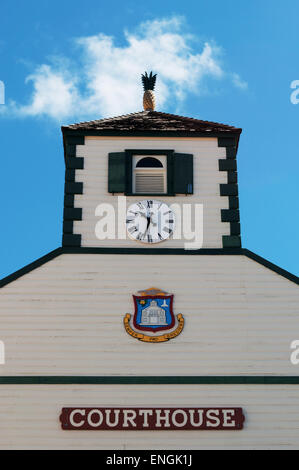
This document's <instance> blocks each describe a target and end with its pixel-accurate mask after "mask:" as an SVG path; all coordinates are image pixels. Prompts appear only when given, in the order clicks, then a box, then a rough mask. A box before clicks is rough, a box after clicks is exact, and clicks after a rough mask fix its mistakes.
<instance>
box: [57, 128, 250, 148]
mask: <svg viewBox="0 0 299 470" xmlns="http://www.w3.org/2000/svg"><path fill="white" fill-rule="evenodd" d="M61 130H62V133H63V136H64V138H67V139H69V138H70V136H74V137H76V138H77V137H79V136H82V137H87V136H106V137H206V138H211V137H215V138H220V139H223V141H228V140H229V139H233V141H234V142H238V140H239V136H240V134H241V130H240V131H236V130H225V131H217V132H214V131H208V132H197V131H179V130H175V131H160V130H159V131H146V130H140V131H136V130H111V129H101V130H96V129H70V128H68V127H64V126H62V128H61ZM228 135H229V136H230V137H228ZM77 145H84V144H77ZM224 146H226V145H224ZM219 147H222V145H219Z"/></svg>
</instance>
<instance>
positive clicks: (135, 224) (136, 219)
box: [126, 199, 174, 243]
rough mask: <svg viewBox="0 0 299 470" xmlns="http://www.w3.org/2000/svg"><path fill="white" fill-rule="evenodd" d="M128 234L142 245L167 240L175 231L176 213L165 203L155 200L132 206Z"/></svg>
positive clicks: (146, 200)
mask: <svg viewBox="0 0 299 470" xmlns="http://www.w3.org/2000/svg"><path fill="white" fill-rule="evenodd" d="M126 225H127V232H128V234H129V236H130V237H131V238H133V239H134V240H137V241H140V242H142V243H159V242H162V241H163V240H167V238H169V237H170V235H171V234H172V232H173V230H174V213H173V212H172V210H171V209H170V208H169V206H168V205H167V204H165V202H162V201H156V200H153V199H145V200H143V201H139V202H136V203H135V204H132V205H131V206H130V207H129V208H128V210H127V218H126Z"/></svg>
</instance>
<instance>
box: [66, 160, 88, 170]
mask: <svg viewBox="0 0 299 470" xmlns="http://www.w3.org/2000/svg"><path fill="white" fill-rule="evenodd" d="M67 167H68V169H72V168H74V169H78V170H83V168H84V158H83V157H68V159H67Z"/></svg>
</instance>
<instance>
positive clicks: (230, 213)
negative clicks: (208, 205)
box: [221, 209, 240, 222]
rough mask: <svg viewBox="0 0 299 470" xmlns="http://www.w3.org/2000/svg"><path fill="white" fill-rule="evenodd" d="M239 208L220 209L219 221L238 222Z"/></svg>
mask: <svg viewBox="0 0 299 470" xmlns="http://www.w3.org/2000/svg"><path fill="white" fill-rule="evenodd" d="M239 220H240V213H239V209H221V222H239Z"/></svg>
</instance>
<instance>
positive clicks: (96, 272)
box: [0, 254, 299, 376]
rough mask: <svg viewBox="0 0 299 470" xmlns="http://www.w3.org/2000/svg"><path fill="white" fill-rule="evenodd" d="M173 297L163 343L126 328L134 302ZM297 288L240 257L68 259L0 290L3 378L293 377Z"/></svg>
mask: <svg viewBox="0 0 299 470" xmlns="http://www.w3.org/2000/svg"><path fill="white" fill-rule="evenodd" d="M153 286H155V287H158V288H160V289H163V290H165V291H167V292H169V293H173V294H174V313H175V314H178V313H182V314H183V315H184V318H185V328H184V330H183V332H182V333H181V334H180V335H179V336H178V337H177V338H175V339H172V340H171V341H169V342H167V343H162V344H148V343H142V342H139V341H138V340H136V339H134V338H132V337H131V336H129V335H128V334H127V333H126V332H125V330H124V327H123V317H124V315H125V314H126V313H131V314H133V299H132V294H134V293H136V291H138V290H141V289H147V288H150V287H153ZM298 292H299V291H298V287H297V286H296V285H295V284H294V283H292V282H291V281H289V280H287V279H285V278H283V277H281V276H279V275H278V274H276V273H274V272H272V271H270V270H268V269H267V268H265V267H264V266H261V265H259V264H257V263H256V262H254V261H252V260H250V259H248V258H246V257H245V256H241V255H240V256H225V255H221V256H220V255H210V256H207V255H200V256H193V255H161V256H159V255H116V254H115V255H114V254H113V255H108V254H103V255H101V254H94V255H91V254H73V255H71V254H64V255H61V256H59V257H58V258H55V259H53V260H52V261H50V262H48V263H47V264H45V265H43V266H41V267H39V268H38V269H36V270H34V271H32V272H30V273H28V274H26V275H24V276H23V277H22V278H19V279H18V280H16V281H14V282H12V283H10V284H8V285H7V286H5V287H3V288H2V289H1V290H0V296H1V301H0V340H2V341H4V343H5V353H6V363H5V364H4V365H1V364H0V376H1V375H18V374H20V375H63V374H66V375H82V374H83V375H239V374H241V375H255V374H262V375H264V374H274V375H280V374H281V375H298V374H299V366H294V365H292V364H291V362H290V353H291V350H290V343H291V341H292V340H294V339H299V338H298V318H299V317H298V300H299V294H298Z"/></svg>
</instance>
